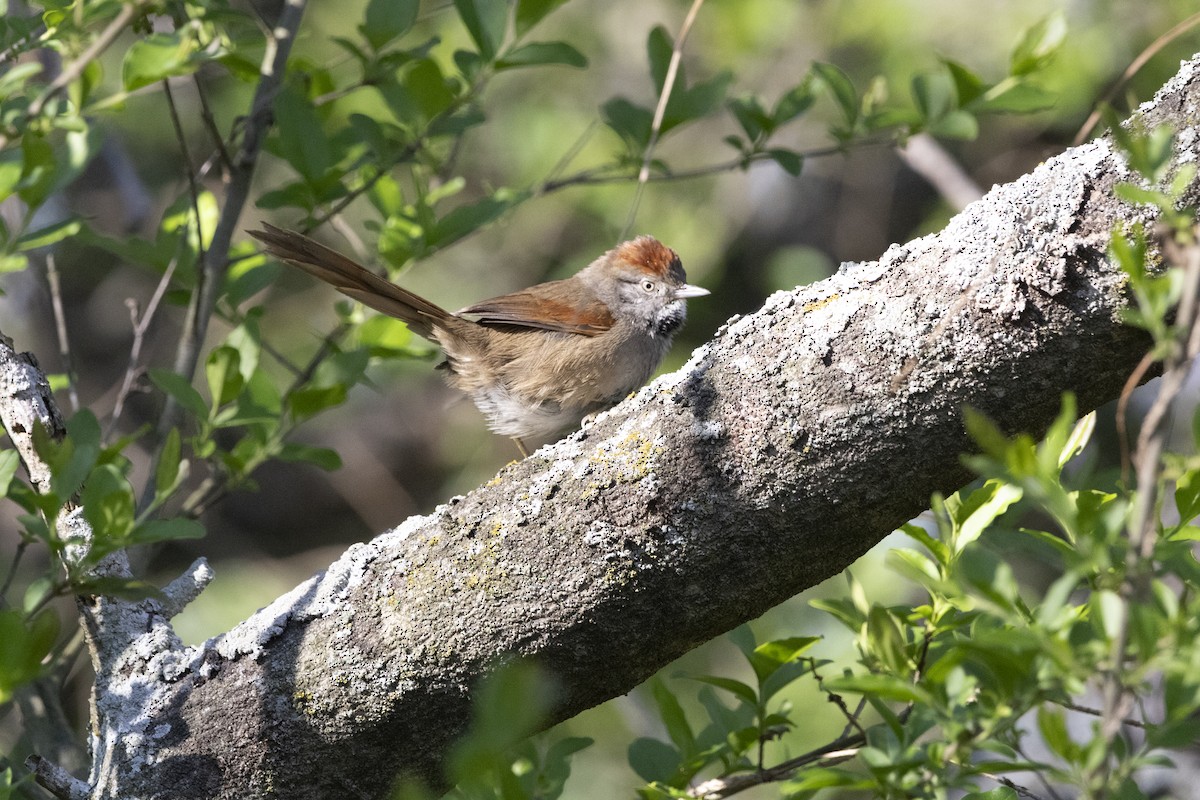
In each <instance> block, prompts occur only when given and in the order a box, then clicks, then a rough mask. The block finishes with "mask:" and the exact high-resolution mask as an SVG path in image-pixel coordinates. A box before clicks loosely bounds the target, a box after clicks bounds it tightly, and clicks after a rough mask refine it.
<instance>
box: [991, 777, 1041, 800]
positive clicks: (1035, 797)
mask: <svg viewBox="0 0 1200 800" xmlns="http://www.w3.org/2000/svg"><path fill="white" fill-rule="evenodd" d="M979 774H980V775H983V776H984V777H985V778H991V779H992V780H994V781H995V782H996V783H998V784H1000V785H1001V786H1007V787H1008V788H1009V789H1012V790H1013V791H1014V792H1016V793H1017V795H1018V796H1020V797H1028V798H1029V800H1043V798H1042V796H1041V795H1039V794H1035V793H1034V792H1032V791H1030V790H1029V789H1026V788H1025V787H1024V786H1021V785H1020V784H1018V783H1013V782H1012V781H1011V780H1009V779H1008V778H1005V777H1004V776H1003V775H993V774H992V773H990V772H981V773H979Z"/></svg>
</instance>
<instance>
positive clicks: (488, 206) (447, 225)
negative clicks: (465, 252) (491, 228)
mask: <svg viewBox="0 0 1200 800" xmlns="http://www.w3.org/2000/svg"><path fill="white" fill-rule="evenodd" d="M528 197H529V193H528V192H513V191H510V190H501V191H498V192H496V193H495V194H494V195H492V196H491V197H485V198H483V199H482V200H477V201H476V202H474V203H470V204H468V205H465V206H459V207H458V208H456V209H454V210H453V211H451V212H450V213H449V214H447V215H446V216H444V217H442V218H441V219H439V220H438V221H437V223H436V224H435V225H434V227H433V229H432V230H431V231H430V232H429V235H428V236H427V237H426V243H427V245H428V246H429V247H431V248H441V247H446V246H447V245H449V244H452V243H454V242H457V241H458V240H459V239H462V238H463V237H464V236H468V235H470V234H472V233H474V232H475V231H477V230H479V229H480V228H482V227H484V226H485V225H487V224H488V223H490V222H493V221H495V220H496V219H498V218H499V217H500V216H501V215H503V214H504V212H505V211H507V210H508V209H510V208H512V207H513V206H515V205H517V204H519V203H520V202H522V201H523V200H525V199H526V198H528Z"/></svg>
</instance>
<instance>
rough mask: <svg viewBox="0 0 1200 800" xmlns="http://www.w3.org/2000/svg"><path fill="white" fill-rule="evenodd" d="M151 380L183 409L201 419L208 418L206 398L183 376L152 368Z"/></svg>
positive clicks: (150, 371)
mask: <svg viewBox="0 0 1200 800" xmlns="http://www.w3.org/2000/svg"><path fill="white" fill-rule="evenodd" d="M149 375H150V380H151V381H152V382H153V383H154V385H155V386H157V387H158V388H159V389H162V390H163V391H164V392H166V393H167V394H168V395H170V396H171V397H173V398H175V401H176V402H177V403H179V405H181V406H182V407H183V408H185V409H187V410H188V411H189V412H191V413H192V414H193V415H194V416H196V417H197V418H199V419H206V418H207V417H208V404H207V403H205V402H204V398H203V397H201V396H200V393H199V392H197V391H196V390H195V388H193V386H192V385H191V384H190V383H188V382H187V380H185V379H184V377H183V376H182V375H179V374H178V373H175V372H171V371H170V370H165V369H155V368H153V367H152V368H151V369H150V370H149Z"/></svg>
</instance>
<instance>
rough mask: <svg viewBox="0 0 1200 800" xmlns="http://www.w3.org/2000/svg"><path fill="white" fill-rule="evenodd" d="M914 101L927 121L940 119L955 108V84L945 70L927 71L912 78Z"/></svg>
mask: <svg viewBox="0 0 1200 800" xmlns="http://www.w3.org/2000/svg"><path fill="white" fill-rule="evenodd" d="M912 95H913V101H914V102H915V103H916V105H917V110H918V111H920V112H921V116H922V117H924V118H925V120H926V121H933V120H938V119H941V118H942V117H944V116H945V115H946V114H948V113H950V110H951V109H952V108H954V100H955V96H954V95H955V92H954V84H953V81H952V80H951V78H950V76H949V75H947V74H946V73H944V72H926V73H920V74H918V75H914V76H913V79H912Z"/></svg>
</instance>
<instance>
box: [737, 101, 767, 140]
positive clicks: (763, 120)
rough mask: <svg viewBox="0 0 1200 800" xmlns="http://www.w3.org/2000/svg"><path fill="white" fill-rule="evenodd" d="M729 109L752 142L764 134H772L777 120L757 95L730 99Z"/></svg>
mask: <svg viewBox="0 0 1200 800" xmlns="http://www.w3.org/2000/svg"><path fill="white" fill-rule="evenodd" d="M729 110H730V111H732V112H733V117H734V119H736V120H737V121H738V125H741V126H742V130H743V131H745V132H746V138H748V139H749V140H750V141H752V142H755V141H758V138H759V137H760V136H762V135H763V134H770V132H771V131H772V130H773V129H774V127H775V120H774V119H772V118H771V115H769V114H768V113H767V112H766V111H765V110H764V109H763V107H762V105H761V104H760V103H759V102H758V98H756V97H742V98H734V99H733V100H730V101H729Z"/></svg>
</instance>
